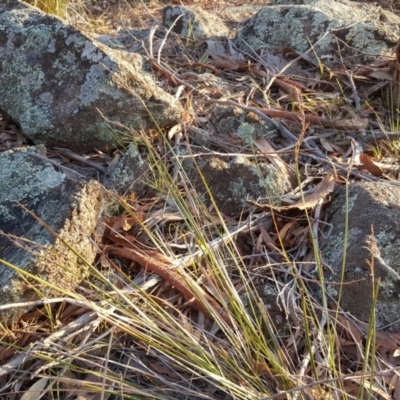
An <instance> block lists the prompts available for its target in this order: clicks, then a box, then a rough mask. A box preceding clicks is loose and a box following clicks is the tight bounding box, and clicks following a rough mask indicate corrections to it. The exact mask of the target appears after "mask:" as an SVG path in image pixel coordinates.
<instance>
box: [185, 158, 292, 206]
mask: <svg viewBox="0 0 400 400" xmlns="http://www.w3.org/2000/svg"><path fill="white" fill-rule="evenodd" d="M226 160H227V157H224V158H222V157H207V156H204V157H202V158H200V159H197V167H198V168H199V170H200V172H201V175H202V176H203V178H204V179H205V181H206V182H207V186H208V189H209V191H210V192H211V194H212V196H213V198H214V200H215V202H216V204H217V206H218V208H219V209H220V210H221V211H222V212H224V213H227V214H235V213H240V212H242V211H243V209H244V208H245V207H246V206H247V203H246V200H258V199H259V198H268V199H269V201H270V202H271V203H274V202H275V201H277V200H278V201H279V200H280V198H281V197H282V196H283V194H285V193H286V192H288V191H289V190H291V186H290V182H289V181H288V179H287V176H286V175H285V174H284V173H283V172H282V171H280V170H279V169H278V168H276V167H275V166H273V165H272V164H267V163H263V162H260V161H258V162H257V163H254V164H253V163H252V162H250V161H249V160H248V158H247V157H243V156H237V157H235V158H233V159H232V161H226ZM183 168H184V169H185V171H186V173H187V174H188V176H189V178H190V180H191V181H192V183H193V185H194V187H195V190H196V192H197V194H198V195H199V196H200V199H202V200H203V201H204V202H205V203H206V204H207V205H210V204H212V201H211V199H210V196H209V193H208V190H207V188H206V187H205V186H204V183H203V180H202V178H201V176H200V174H199V172H198V170H197V168H196V166H195V165H194V163H193V161H191V160H190V159H189V160H186V161H185V162H184V163H183Z"/></svg>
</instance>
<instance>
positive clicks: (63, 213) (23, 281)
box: [0, 147, 102, 321]
mask: <svg viewBox="0 0 400 400" xmlns="http://www.w3.org/2000/svg"><path fill="white" fill-rule="evenodd" d="M44 156H45V149H44V147H37V148H23V149H19V150H16V151H12V150H10V151H7V152H3V153H1V154H0V175H1V179H0V214H1V219H0V259H1V260H0V305H4V304H12V303H18V302H26V301H31V300H37V299H38V297H39V295H38V293H43V295H44V296H46V297H48V296H49V295H57V294H58V295H60V294H59V293H57V290H55V289H53V288H51V287H50V286H49V285H46V283H45V282H47V283H49V284H50V285H55V286H56V287H59V288H60V289H61V290H72V289H74V288H75V287H76V285H77V284H78V283H79V282H80V281H82V280H83V279H84V277H85V274H86V273H87V270H88V268H89V265H90V263H92V262H93V261H94V257H95V255H96V248H95V245H94V243H93V240H95V239H96V238H95V237H91V236H96V235H100V234H101V213H102V197H101V187H100V185H99V184H98V183H97V182H95V181H91V182H89V183H79V182H76V181H74V180H70V179H67V178H66V177H65V175H64V174H63V173H61V172H57V171H56V170H55V169H54V167H53V166H52V165H51V164H49V163H47V162H46V161H43V157H44ZM17 202H19V203H21V204H22V205H23V206H25V207H26V208H27V209H28V210H29V211H31V212H32V213H33V214H34V215H35V216H36V217H37V218H39V219H40V220H41V221H43V222H44V223H45V224H47V226H49V227H50V229H52V230H53V231H54V232H55V233H56V234H57V235H58V237H56V236H55V235H54V234H53V233H52V232H50V231H49V230H48V229H46V227H44V226H43V225H42V224H41V223H40V222H38V221H37V220H36V219H34V218H33V217H32V216H31V215H29V214H28V213H27V212H26V211H24V210H23V209H22V208H21V206H20V205H19V204H18V203H17ZM63 242H65V243H66V244H68V245H69V246H71V247H72V248H73V249H74V251H72V250H70V249H69V248H68V247H67V246H66V244H64V243H63ZM75 252H76V253H78V254H79V255H80V256H81V257H82V258H80V257H79V256H77V255H76V253H75ZM6 263H7V264H6ZM16 268H18V269H16ZM29 274H30V275H31V276H32V275H33V276H35V277H37V278H39V279H40V280H42V281H43V282H38V281H37V280H35V279H33V278H31V276H29ZM24 311H27V309H26V308H24V309H23V308H16V309H12V308H11V309H7V310H3V311H1V312H0V318H1V319H2V320H6V321H11V320H13V319H14V318H18V316H19V315H21V314H22V313H23V312H24Z"/></svg>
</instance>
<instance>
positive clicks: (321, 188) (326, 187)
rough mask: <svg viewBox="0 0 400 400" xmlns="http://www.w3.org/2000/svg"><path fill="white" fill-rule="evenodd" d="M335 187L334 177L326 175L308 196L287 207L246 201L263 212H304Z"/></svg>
mask: <svg viewBox="0 0 400 400" xmlns="http://www.w3.org/2000/svg"><path fill="white" fill-rule="evenodd" d="M334 187H335V177H334V175H332V174H329V175H327V176H326V177H325V178H324V179H323V180H322V181H321V182H320V183H319V184H318V185H317V186H316V187H315V189H314V191H313V192H312V193H310V194H307V195H305V196H304V198H303V199H301V200H299V201H297V202H296V203H293V204H290V205H288V206H283V207H277V206H273V205H269V204H259V203H256V202H255V201H250V200H249V201H248V203H249V204H251V205H252V206H254V207H257V208H259V209H260V210H263V211H271V210H276V211H279V212H280V211H288V210H293V209H295V208H297V209H299V210H305V209H306V208H313V207H315V206H316V205H317V204H318V202H319V201H320V200H321V199H324V198H325V197H326V196H328V194H329V193H331V192H332V191H333V189H334Z"/></svg>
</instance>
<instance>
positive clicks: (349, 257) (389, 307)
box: [322, 182, 400, 332]
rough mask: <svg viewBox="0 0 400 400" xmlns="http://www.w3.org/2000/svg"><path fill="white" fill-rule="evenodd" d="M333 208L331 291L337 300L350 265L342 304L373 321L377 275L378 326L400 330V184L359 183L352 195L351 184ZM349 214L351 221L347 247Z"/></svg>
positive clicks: (328, 249) (328, 257)
mask: <svg viewBox="0 0 400 400" xmlns="http://www.w3.org/2000/svg"><path fill="white" fill-rule="evenodd" d="M328 211H329V212H328V214H329V218H328V222H329V223H330V224H331V227H332V232H331V234H330V236H329V238H327V239H325V241H324V243H323V246H322V259H323V261H324V263H325V264H326V265H327V267H326V268H325V269H324V275H325V281H326V283H327V292H328V293H329V294H330V295H332V296H333V297H335V298H337V296H338V293H339V290H340V286H339V285H338V284H337V283H338V282H340V281H341V273H342V266H343V265H344V266H345V270H344V283H345V284H344V285H343V286H342V298H341V301H340V306H341V307H342V308H343V309H344V310H345V311H347V312H350V313H351V314H352V315H353V316H355V317H356V318H359V319H360V320H361V321H363V322H368V320H369V317H370V313H371V306H372V290H373V280H372V274H373V276H374V280H375V284H376V283H377V282H378V280H380V281H381V282H380V287H379V295H378V302H377V308H376V315H377V321H376V322H377V327H378V328H382V327H384V326H386V325H390V331H393V332H400V187H399V186H395V185H392V184H390V183H388V182H363V183H353V184H351V185H350V187H349V193H348V199H346V189H345V187H340V188H339V189H336V190H335V192H334V197H333V202H332V204H331V205H330V207H329V210H328ZM346 212H348V221H349V222H348V238H347V245H346V246H345V231H346V229H345V215H346ZM345 249H346V260H345V262H344V263H343V257H344V250H345ZM333 282H336V283H333Z"/></svg>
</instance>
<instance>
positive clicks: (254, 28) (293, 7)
mask: <svg viewBox="0 0 400 400" xmlns="http://www.w3.org/2000/svg"><path fill="white" fill-rule="evenodd" d="M399 26H400V17H398V16H397V15H395V14H393V13H391V12H389V11H386V10H382V9H380V8H379V7H377V6H373V5H370V4H361V3H355V2H353V1H350V0H337V1H331V0H303V1H299V0H292V1H290V0H286V1H275V5H271V6H267V7H264V8H262V9H261V10H260V11H259V12H258V13H257V14H256V15H255V16H254V17H252V18H251V19H250V20H248V21H247V22H245V23H244V24H243V26H242V28H241V29H240V30H239V32H238V35H237V36H236V38H235V39H234V44H235V45H236V46H237V47H238V48H239V49H242V50H245V51H247V52H249V46H250V47H251V48H252V50H253V51H258V50H260V49H261V48H263V47H269V48H271V47H272V48H286V47H292V48H294V49H296V50H297V51H299V52H305V51H307V50H309V49H310V46H311V45H313V46H314V48H313V50H314V51H315V52H316V55H317V56H318V57H319V58H322V60H323V62H324V64H327V65H332V62H333V61H335V60H337V61H338V62H339V63H342V60H341V59H340V58H339V54H338V47H339V48H340V56H341V57H342V59H343V60H344V61H345V62H346V63H349V62H350V63H353V64H354V63H360V62H367V61H372V60H376V58H377V57H378V56H379V55H388V54H389V53H390V52H391V49H392V48H393V47H394V46H395V45H396V44H397V40H398V38H399V36H400V28H399ZM325 34H326V35H325Z"/></svg>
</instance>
